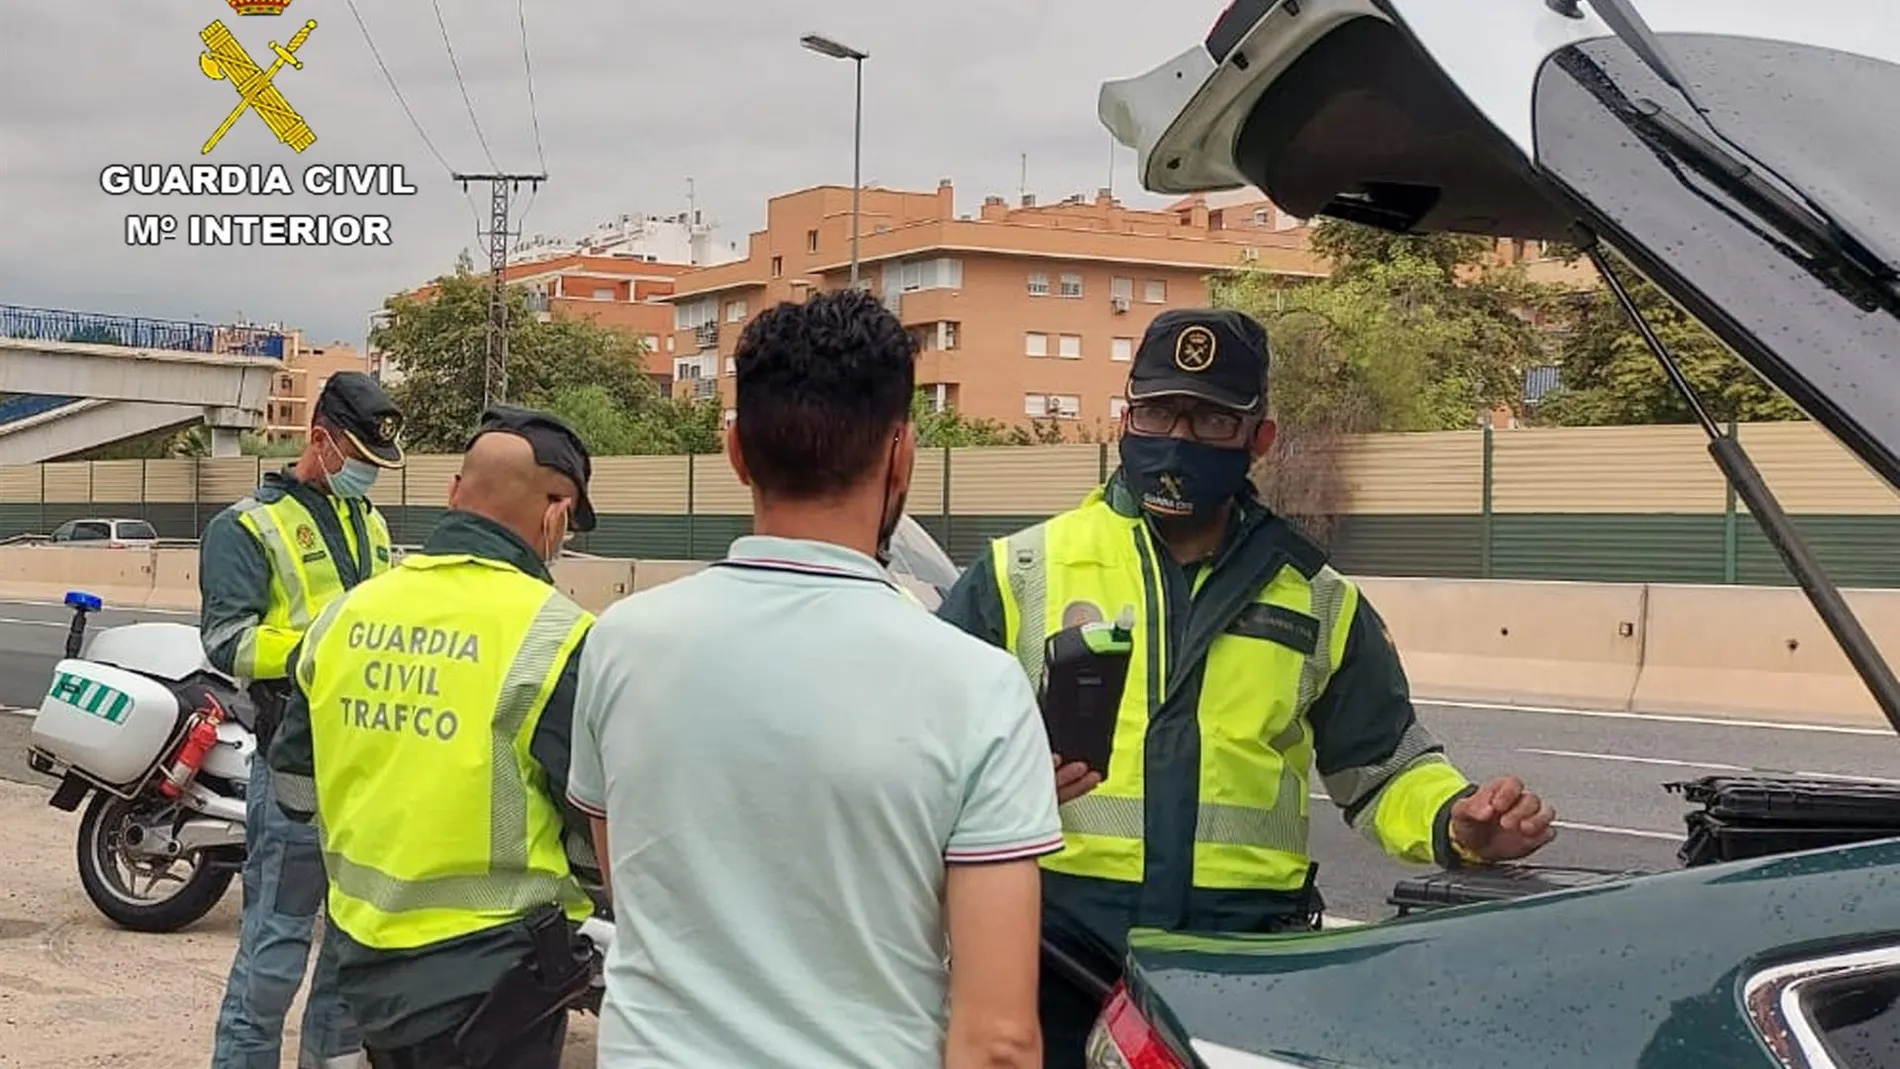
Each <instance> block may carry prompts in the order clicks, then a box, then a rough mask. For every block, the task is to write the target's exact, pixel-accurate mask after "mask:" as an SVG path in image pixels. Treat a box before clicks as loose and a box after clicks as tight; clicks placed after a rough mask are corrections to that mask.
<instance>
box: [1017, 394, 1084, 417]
mask: <svg viewBox="0 0 1900 1069" xmlns="http://www.w3.org/2000/svg"><path fill="white" fill-rule="evenodd" d="M1023 415H1025V416H1030V417H1032V418H1034V419H1077V418H1079V417H1080V416H1081V415H1082V399H1081V398H1080V397H1077V396H1076V395H1075V394H1072V393H1026V394H1024V395H1023Z"/></svg>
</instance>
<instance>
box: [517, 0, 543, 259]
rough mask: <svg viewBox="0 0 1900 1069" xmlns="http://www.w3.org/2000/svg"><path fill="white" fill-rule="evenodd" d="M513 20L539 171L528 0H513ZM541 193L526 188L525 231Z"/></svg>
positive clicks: (536, 186)
mask: <svg viewBox="0 0 1900 1069" xmlns="http://www.w3.org/2000/svg"><path fill="white" fill-rule="evenodd" d="M515 20H516V21H517V22H519V23H520V24H521V69H522V70H523V71H524V72H526V74H527V76H528V118H529V119H530V120H531V121H532V122H533V123H534V155H535V159H536V160H537V161H539V163H540V167H541V173H542V174H546V173H547V170H548V154H547V152H546V151H545V150H544V149H543V148H542V147H541V108H540V105H539V104H537V103H536V102H535V99H534V60H533V59H532V58H531V57H530V56H529V54H528V0H515ZM540 195H541V185H540V183H538V182H537V183H535V184H534V185H533V186H532V187H530V188H529V190H528V203H527V204H525V205H523V206H522V208H521V219H520V224H519V225H520V226H521V228H522V229H523V231H524V232H525V231H526V229H527V225H528V213H530V212H532V211H534V202H535V198H537V197H539V196H540Z"/></svg>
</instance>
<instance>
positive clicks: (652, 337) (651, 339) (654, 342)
mask: <svg viewBox="0 0 1900 1069" xmlns="http://www.w3.org/2000/svg"><path fill="white" fill-rule="evenodd" d="M646 347H647V352H649V353H657V352H659V351H660V336H659V335H658V334H649V335H647V336H646Z"/></svg>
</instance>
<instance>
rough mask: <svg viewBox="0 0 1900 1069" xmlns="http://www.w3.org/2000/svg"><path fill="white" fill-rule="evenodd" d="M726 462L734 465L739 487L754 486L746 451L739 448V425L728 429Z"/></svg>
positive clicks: (733, 470)
mask: <svg viewBox="0 0 1900 1069" xmlns="http://www.w3.org/2000/svg"><path fill="white" fill-rule="evenodd" d="M726 462H727V463H729V464H731V465H732V473H733V474H734V475H737V476H738V477H739V485H741V486H751V485H752V473H751V472H750V471H748V470H746V466H745V451H744V450H742V449H740V448H739V425H738V424H737V423H734V424H733V425H732V426H730V427H727V428H726Z"/></svg>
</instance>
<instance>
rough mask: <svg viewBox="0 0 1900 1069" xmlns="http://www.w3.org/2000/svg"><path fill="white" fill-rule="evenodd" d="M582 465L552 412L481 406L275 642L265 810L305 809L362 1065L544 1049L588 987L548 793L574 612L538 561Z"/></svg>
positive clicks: (570, 675) (536, 1057) (520, 1061)
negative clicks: (386, 537)
mask: <svg viewBox="0 0 1900 1069" xmlns="http://www.w3.org/2000/svg"><path fill="white" fill-rule="evenodd" d="M590 472H591V462H590V461H589V459H588V455H587V450H586V448H585V447H584V446H583V445H582V444H581V441H580V439H579V438H578V437H576V436H575V434H574V432H573V431H572V430H570V429H568V428H567V427H566V426H565V425H564V424H562V423H560V422H559V421H558V420H556V419H554V418H553V417H551V416H547V415H543V414H540V413H536V412H532V411H529V410H525V409H518V408H511V407H498V408H494V409H490V410H489V411H488V412H487V413H486V414H485V415H484V417H483V423H482V425H481V427H480V429H479V430H478V431H477V432H476V435H475V437H474V438H473V439H472V440H471V441H470V443H469V446H468V450H467V453H466V455H465V456H464V457H463V461H462V469H461V472H460V474H458V475H457V476H456V477H455V481H454V484H453V486H452V488H451V489H450V491H449V509H450V511H449V512H448V514H447V515H446V516H445V517H444V518H443V519H442V521H441V522H440V523H439V524H437V526H436V528H435V529H434V530H433V531H432V532H431V533H430V534H429V537H428V540H427V541H426V542H425V543H424V545H423V548H422V551H421V552H420V553H417V554H410V555H407V556H405V557H404V558H403V560H402V563H401V564H400V565H398V566H397V567H396V568H395V569H394V570H392V571H391V572H390V573H389V574H387V575H385V576H382V577H380V578H378V579H376V580H374V581H372V582H369V583H366V584H364V585H362V586H360V587H358V588H356V589H355V590H353V591H351V592H350V593H348V594H346V595H345V596H344V597H342V598H341V599H339V600H338V601H337V602H336V603H335V604H333V605H332V606H331V607H330V608H329V609H328V610H326V611H325V612H324V614H323V616H322V617H321V618H319V619H318V621H317V622H316V623H315V624H314V625H312V626H311V628H310V630H309V632H308V633H307V634H306V636H305V638H304V641H303V644H302V645H301V646H300V647H299V649H298V652H297V654H296V664H295V669H294V670H295V676H296V681H297V692H296V694H295V696H294V697H293V698H292V700H291V703H290V705H289V709H288V713H287V715H286V717H285V719H284V724H283V727H282V728H281V729H280V730H279V732H278V735H277V738H276V741H275V742H274V744H273V745H272V747H271V753H270V763H271V767H272V768H273V770H274V771H275V773H276V776H277V787H278V794H277V798H278V803H279V805H281V806H282V807H283V809H284V811H285V812H286V813H288V814H289V815H290V816H292V817H293V818H296V819H299V820H310V819H311V818H312V817H315V818H316V823H317V826H318V831H319V834H320V835H321V837H322V840H323V854H324V861H325V865H326V867H327V869H328V873H329V880H330V895H329V909H330V919H331V923H332V926H333V929H334V930H335V932H336V942H337V943H338V944H339V948H338V958H339V962H340V968H339V986H340V989H341V990H342V992H343V996H344V999H345V1000H346V1001H347V1002H348V1003H349V1005H350V1008H351V1010H352V1011H353V1012H354V1013H355V1014H356V1018H357V1021H358V1023H359V1024H360V1025H361V1027H362V1030H363V1037H364V1047H365V1049H366V1050H367V1051H368V1053H369V1058H370V1064H371V1065H373V1066H376V1067H377V1069H421V1067H427V1069H454V1067H461V1066H470V1067H473V1066H480V1065H488V1064H493V1065H496V1066H507V1067H509V1069H541V1067H546V1069H554V1067H556V1066H558V1065H559V1064H560V1058H561V1047H562V1043H563V1040H564V1038H565V1036H566V1028H567V1024H566V1014H565V1012H564V1009H563V1007H564V1006H565V1005H566V1004H567V1003H569V1002H571V1001H572V1000H573V999H574V998H575V997H576V996H578V995H580V994H583V993H584V992H585V990H586V988H587V986H588V982H589V974H590V972H591V969H590V967H589V962H588V960H587V959H586V958H585V957H580V958H576V957H575V955H574V953H573V948H574V946H575V945H576V944H575V942H574V939H575V936H574V932H573V926H574V925H576V924H578V923H579V922H580V921H581V920H584V919H585V918H586V917H587V916H588V915H589V913H590V912H591V910H592V905H591V903H590V901H589V899H588V896H587V895H586V893H585V892H584V891H583V890H582V889H581V887H580V885H579V884H578V883H577V882H576V881H575V879H574V877H573V876H572V874H571V872H570V868H569V864H568V859H567V855H566V853H565V850H566V843H565V842H564V828H565V826H566V822H567V820H568V818H569V814H568V813H566V812H565V811H564V809H563V804H564V802H563V795H564V794H565V788H566V783H567V764H568V751H569V746H570V729H571V724H572V720H573V703H574V686H575V672H576V667H577V664H578V660H579V657H578V654H579V651H580V648H581V644H582V640H583V638H584V637H585V636H586V634H587V632H588V630H589V628H590V627H591V626H592V624H593V617H592V616H591V615H590V614H588V613H587V612H585V611H583V610H582V609H581V608H580V607H579V606H577V605H575V604H574V603H573V602H572V601H570V600H569V599H568V598H567V597H566V596H565V595H563V594H562V593H561V592H560V591H559V590H556V589H555V588H554V586H553V578H552V576H551V575H550V573H549V571H548V564H549V563H550V562H552V561H554V560H555V559H557V558H558V557H559V556H560V553H561V546H562V543H563V542H565V541H566V538H567V532H568V529H569V527H570V526H571V527H572V528H573V529H575V530H579V531H588V530H592V529H593V527H594V510H593V506H592V505H591V504H589V502H588V498H587V480H588V477H589V474H590Z"/></svg>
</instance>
